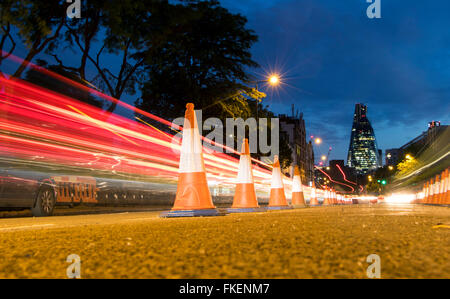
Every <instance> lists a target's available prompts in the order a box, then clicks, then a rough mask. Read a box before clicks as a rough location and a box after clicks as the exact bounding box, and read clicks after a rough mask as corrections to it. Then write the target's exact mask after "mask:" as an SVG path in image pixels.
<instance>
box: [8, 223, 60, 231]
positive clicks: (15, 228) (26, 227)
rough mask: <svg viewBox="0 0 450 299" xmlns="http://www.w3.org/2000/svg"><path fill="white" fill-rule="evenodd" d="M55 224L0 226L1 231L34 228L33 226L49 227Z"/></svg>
mask: <svg viewBox="0 0 450 299" xmlns="http://www.w3.org/2000/svg"><path fill="white" fill-rule="evenodd" d="M53 225H54V224H51V223H47V224H33V225H24V226H11V227H2V228H0V231H8V230H21V229H30V228H31V229H33V228H40V227H48V226H53Z"/></svg>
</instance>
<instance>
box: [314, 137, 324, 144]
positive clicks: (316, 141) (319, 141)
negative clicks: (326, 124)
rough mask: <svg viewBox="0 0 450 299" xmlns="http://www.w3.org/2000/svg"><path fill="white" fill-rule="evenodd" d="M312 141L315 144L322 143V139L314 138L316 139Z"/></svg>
mask: <svg viewBox="0 0 450 299" xmlns="http://www.w3.org/2000/svg"><path fill="white" fill-rule="evenodd" d="M314 142H315V143H316V144H321V143H322V139H320V138H316V139H315V140H314Z"/></svg>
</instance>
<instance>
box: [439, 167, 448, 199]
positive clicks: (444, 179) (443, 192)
mask: <svg viewBox="0 0 450 299" xmlns="http://www.w3.org/2000/svg"><path fill="white" fill-rule="evenodd" d="M447 189H448V169H446V170H444V171H442V174H441V184H440V192H439V202H438V204H440V205H445V204H446V201H447V198H446V197H447V193H448V192H447Z"/></svg>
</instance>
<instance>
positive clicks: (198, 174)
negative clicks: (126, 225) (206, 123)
mask: <svg viewBox="0 0 450 299" xmlns="http://www.w3.org/2000/svg"><path fill="white" fill-rule="evenodd" d="M218 215H224V213H223V212H219V210H217V209H216V208H215V207H214V205H213V202H212V198H211V194H210V193H209V188H208V183H207V181H206V171H205V164H204V161H203V153H202V144H201V139H200V133H199V131H198V126H197V118H196V116H195V111H194V104H192V103H188V104H187V105H186V113H185V119H184V126H183V139H182V142H181V153H180V165H179V175H178V186H177V193H176V197H175V202H174V204H173V207H172V210H171V211H169V212H165V213H163V214H161V217H192V216H218Z"/></svg>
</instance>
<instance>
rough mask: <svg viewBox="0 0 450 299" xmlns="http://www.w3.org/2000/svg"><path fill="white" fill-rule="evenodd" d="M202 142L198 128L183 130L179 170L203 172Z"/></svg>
mask: <svg viewBox="0 0 450 299" xmlns="http://www.w3.org/2000/svg"><path fill="white" fill-rule="evenodd" d="M204 171H205V165H204V164H203V157H202V144H201V141H200V134H199V133H198V129H197V128H194V129H185V130H183V139H182V142H181V154H180V167H179V172H182V173H186V172H204Z"/></svg>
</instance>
